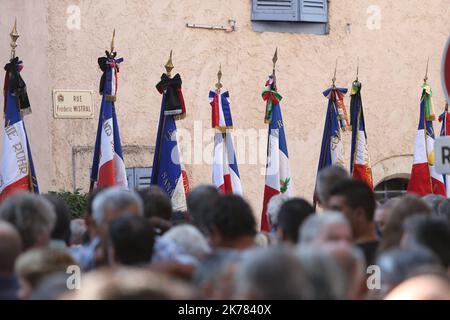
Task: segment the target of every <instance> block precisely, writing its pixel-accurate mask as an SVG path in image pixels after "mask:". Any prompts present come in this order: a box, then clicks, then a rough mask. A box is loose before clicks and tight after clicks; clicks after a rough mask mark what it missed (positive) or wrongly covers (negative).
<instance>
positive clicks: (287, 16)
mask: <svg viewBox="0 0 450 320" xmlns="http://www.w3.org/2000/svg"><path fill="white" fill-rule="evenodd" d="M298 2H299V0H252V20H253V21H299V10H298V9H299V8H298Z"/></svg>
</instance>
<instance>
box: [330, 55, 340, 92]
mask: <svg viewBox="0 0 450 320" xmlns="http://www.w3.org/2000/svg"><path fill="white" fill-rule="evenodd" d="M337 63H338V59H336V63H335V65H334V74H333V78H332V79H331V81H332V82H333V87H334V86H335V85H336V71H337Z"/></svg>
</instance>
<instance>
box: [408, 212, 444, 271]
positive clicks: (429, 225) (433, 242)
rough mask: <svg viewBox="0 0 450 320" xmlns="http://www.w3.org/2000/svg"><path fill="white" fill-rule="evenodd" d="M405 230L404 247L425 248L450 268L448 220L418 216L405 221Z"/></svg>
mask: <svg viewBox="0 0 450 320" xmlns="http://www.w3.org/2000/svg"><path fill="white" fill-rule="evenodd" d="M403 228H404V233H403V238H402V246H403V247H407V248H411V247H414V246H416V245H421V246H424V247H426V248H428V249H430V250H431V251H432V252H433V253H434V254H435V255H436V256H437V257H438V258H439V260H440V261H441V263H442V265H443V266H444V268H448V267H449V266H450V248H449V245H450V225H449V224H448V223H447V221H446V220H444V219H442V218H438V217H433V216H426V215H417V216H412V217H410V218H408V219H407V220H405V223H404V227H403Z"/></svg>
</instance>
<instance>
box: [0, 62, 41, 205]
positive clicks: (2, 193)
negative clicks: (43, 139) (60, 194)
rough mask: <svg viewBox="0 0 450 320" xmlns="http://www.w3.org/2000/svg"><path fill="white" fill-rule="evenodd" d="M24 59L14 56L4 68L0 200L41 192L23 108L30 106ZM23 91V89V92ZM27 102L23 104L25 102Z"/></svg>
mask: <svg viewBox="0 0 450 320" xmlns="http://www.w3.org/2000/svg"><path fill="white" fill-rule="evenodd" d="M22 68H23V66H22V61H19V59H18V58H14V59H12V60H11V61H10V63H8V64H7V65H6V67H5V69H6V76H5V82H4V104H5V107H4V114H5V126H4V128H3V149H2V155H1V164H0V201H2V200H4V199H5V198H7V197H8V196H9V195H11V194H13V193H15V192H17V191H20V190H25V191H30V192H34V193H39V188H38V183H37V179H36V173H35V171H34V165H33V159H32V157H31V149H30V144H29V142H28V137H27V132H26V130H25V124H24V122H23V119H22V113H21V110H24V109H28V108H29V102H28V97H27V95H26V87H25V83H24V82H23V80H22V79H21V77H20V74H19V73H20V71H21V70H22ZM20 90H22V91H21V92H20ZM24 102H25V103H26V104H27V105H24V104H23V103H24Z"/></svg>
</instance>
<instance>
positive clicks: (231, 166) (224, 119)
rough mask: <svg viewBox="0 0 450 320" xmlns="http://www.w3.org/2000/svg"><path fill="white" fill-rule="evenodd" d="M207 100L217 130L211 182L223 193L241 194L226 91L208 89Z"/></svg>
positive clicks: (213, 124)
mask: <svg viewBox="0 0 450 320" xmlns="http://www.w3.org/2000/svg"><path fill="white" fill-rule="evenodd" d="M209 102H210V104H211V107H212V127H213V128H216V129H217V130H218V132H216V133H215V135H214V156H213V183H214V185H215V186H216V187H217V188H218V189H220V190H221V191H222V192H224V193H235V194H239V195H242V185H241V178H240V176H239V169H238V164H237V161H236V154H235V151H234V146H233V137H232V135H231V132H229V131H228V129H231V128H232V127H233V121H232V118H231V110H230V101H229V93H228V91H225V92H223V93H220V91H210V92H209Z"/></svg>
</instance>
